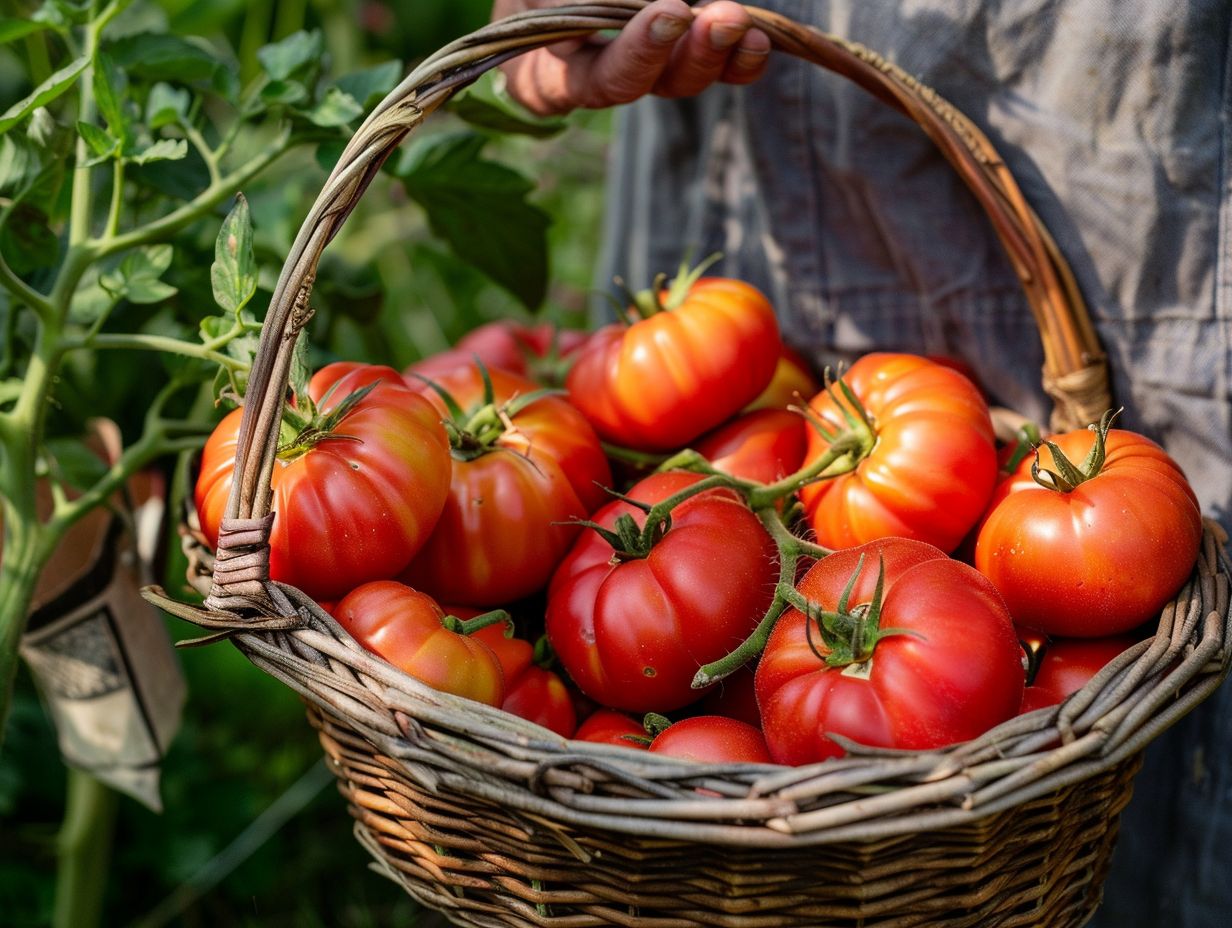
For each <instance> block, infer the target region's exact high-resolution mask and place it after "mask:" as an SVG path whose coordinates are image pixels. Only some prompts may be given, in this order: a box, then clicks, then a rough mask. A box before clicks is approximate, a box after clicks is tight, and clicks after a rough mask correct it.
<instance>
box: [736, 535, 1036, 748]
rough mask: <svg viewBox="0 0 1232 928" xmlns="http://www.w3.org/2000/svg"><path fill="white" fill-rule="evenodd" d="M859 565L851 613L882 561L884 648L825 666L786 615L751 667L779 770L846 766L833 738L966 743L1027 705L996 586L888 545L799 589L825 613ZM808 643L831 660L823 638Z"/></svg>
mask: <svg viewBox="0 0 1232 928" xmlns="http://www.w3.org/2000/svg"><path fill="white" fill-rule="evenodd" d="M861 554H864V555H865V563H864V566H863V569H862V570H861V572H860V575H859V577H858V579H857V582H856V584H855V586H854V588H853V592H852V594H851V599H850V601H849V607H854V606H855V605H856V604H860V603H867V602H869V601H870V600H871V599H872V596H873V590H874V588H875V585H876V579H877V566H876V565H877V564H878V562H879V560H880V559H884V564H885V598H884V602H883V604H882V613H881V621H880V626H881V628H882V629H890V628H901V629H904V630H906V631H908V632H909V634H895V635H890V636H888V637H885V638H883V639H881V640H880V641H879V642H878V643H877V644H876V647H875V649H874V651H873V655H872V657H871V659H870V660H869V661H868V662H866V663H865V664H864V665H853V666H851V667H849V668H833V667H829V666H827V665H826V664H825V663H824V662H823V661H822V660H821V659H820V658H819V657H818V656H817V654H815V653H814V651H813V649H812V648H811V647H810V646H809V640H808V636H807V635H806V620H805V617H804V615H803V614H802V613H800V612H799V611H797V610H795V609H791V610H789V611H787V612H786V613H784V615H783V616H782V617H781V618H780V619H779V621H778V623H777V624H776V625H775V627H774V631H773V632H772V633H771V636H770V641H769V643H768V644H767V645H766V649H765V651H764V653H763V654H762V657H761V660H760V662H759V663H758V666H757V675H756V688H757V701H758V705H759V706H760V708H761V716H762V723H763V726H764V731H765V735H766V742H767V744H768V745H769V747H770V754H771V756H772V757H773V759H774V760H775V762H777V763H781V764H791V765H799V764H808V763H814V762H817V761H821V760H825V759H826V758H829V757H838V756H841V755H842V754H843V753H844V752H843V748H842V747H841V746H840V745H839V744H838V743H837V742H836V741H834V740H833V739H831V738H830V737H829V734H830V733H834V734H838V735H842V736H844V737H846V738H850V739H852V740H854V741H857V742H859V743H861V744H866V745H872V746H877V747H892V748H903V749H910V750H928V749H931V748H937V747H943V746H945V745H949V744H954V743H957V742H960V741H966V740H968V739H970V738H973V737H975V736H977V735H979V734H982V733H983V732H984V731H986V730H988V729H989V728H991V727H993V726H994V725H997V724H999V723H1000V722H1003V721H1005V720H1006V719H1008V718H1010V717H1012V716H1013V715H1015V714H1016V713H1017V712H1018V710H1019V707H1020V706H1021V704H1022V693H1023V685H1024V675H1023V669H1022V649H1021V647H1020V646H1019V644H1018V639H1017V636H1016V635H1015V632H1014V627H1013V623H1012V622H1011V621H1010V617H1009V613H1008V611H1007V610H1006V608H1005V605H1004V603H1003V602H1002V601H1001V598H1000V596H998V595H997V592H996V590H995V589H993V587H992V584H991V583H986V582H984V578H983V577H981V576H980V575H979V574H978V573H977V572H976V571H975V570H974V569H973V568H971V567H969V566H967V565H965V564H961V563H959V562H958V561H954V560H950V559H949V558H947V557H946V556H945V553H944V552H943V551H941V550H940V549H938V548H935V547H933V546H931V545H927V544H925V543H923V542H918V541H913V540H909V539H900V538H888V539H881V540H878V541H874V542H870V543H868V544H865V545H861V546H859V547H856V548H850V549H846V550H842V551H838V552H836V553H834V554H831V555H829V556H828V557H826V558H824V559H823V560H821V561H818V562H817V563H816V564H814V565H813V567H812V568H810V569H809V571H808V573H806V574H805V576H804V577H803V578H802V579H801V581H800V583H799V584H798V587H797V588H798V589H799V590H800V592H801V593H803V594H804V595H806V596H807V597H808V598H809V599H810V600H812V601H813V602H815V603H817V604H818V605H820V606H821V607H822V608H825V609H828V610H833V609H835V608H836V607H837V605H838V602H839V599H840V597H841V595H842V591H843V588H844V587H845V586H846V584H847V582H848V581H849V580H850V578H851V576H852V575H853V574H854V573H855V571H856V566H857V564H858V563H859V558H860V555H861ZM813 641H814V644H815V645H817V646H818V648H819V650H821V652H822V653H823V654H824V653H827V652H826V648H825V646H824V643H823V642H822V641H821V639H820V636H819V635H817V634H816V633H814V635H813Z"/></svg>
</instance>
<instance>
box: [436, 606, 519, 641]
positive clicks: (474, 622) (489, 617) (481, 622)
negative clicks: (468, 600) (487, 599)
mask: <svg viewBox="0 0 1232 928" xmlns="http://www.w3.org/2000/svg"><path fill="white" fill-rule="evenodd" d="M501 622H504V623H505V629H506V632H505V637H507V638H509V637H512V636H513V618H512V616H510V615H509V613H508V612H506V611H505V610H504V609H493V610H492V611H491V612H484V613H482V614H481V615H477V616H474V617H473V618H470V619H460V618H458V617H457V616H456V615H445V616H441V625H442V626H444V627H445V628H446V629H448V630H449V631H451V632H456V633H457V634H459V635H472V634H474V633H475V632H477V631H479V630H480V629H481V628H487V627H488V626H489V625H497V624H499V623H501Z"/></svg>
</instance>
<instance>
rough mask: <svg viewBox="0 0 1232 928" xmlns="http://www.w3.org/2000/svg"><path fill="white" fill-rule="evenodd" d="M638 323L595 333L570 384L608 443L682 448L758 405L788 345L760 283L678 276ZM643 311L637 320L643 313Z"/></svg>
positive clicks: (654, 296)
mask: <svg viewBox="0 0 1232 928" xmlns="http://www.w3.org/2000/svg"><path fill="white" fill-rule="evenodd" d="M636 306H637V313H633V314H631V315H632V316H633V318H634V319H636V321H634V322H631V323H623V322H621V323H613V324H611V325H608V326H605V327H604V328H602V329H600V330H599V331H598V332H596V333H595V334H594V335H593V336H591V338H590V340H589V341H588V342H587V343H586V345H585V346H584V347H583V348H582V350H581V351H580V352H579V353H578V356H577V360H576V361H575V362H574V364H573V367H572V368H571V369H570V370H569V375H568V377H567V379H566V381H565V385H566V386H567V387H568V389H569V396H570V399H571V400H572V401H573V403H574V404H575V405H576V406H577V407H578V408H579V409H580V410H582V412H583V413H585V415H586V418H587V419H589V420H590V421H591V423H592V424H593V425H594V427H595V430H596V431H597V432H598V433H599V435H600V436H601V437H602V438H604V439H606V440H607V441H610V442H613V443H615V444H617V445H622V446H626V447H629V448H637V449H642V450H646V451H669V450H672V449H676V448H681V447H683V446H684V445H686V444H688V443H689V442H690V441H692V440H693V439H694V438H696V437H697V436H698V435H701V434H702V433H703V432H705V431H707V430H709V429H712V428H714V427H715V426H716V425H719V424H720V423H721V422H723V421H725V420H726V419H728V418H729V417H730V416H732V415H733V414H734V413H736V412H737V411H739V410H740V409H741V408H742V407H743V406H744V405H745V404H747V403H748V402H750V401H751V400H753V399H754V398H755V397H756V396H757V395H758V394H759V393H760V392H761V391H762V390H763V389H764V388H765V386H766V384H768V383H769V382H770V378H771V376H772V375H773V373H774V368H775V364H776V363H777V362H778V357H779V352H780V347H781V342H780V341H779V329H778V322H777V321H776V319H775V316H774V309H773V307H771V305H770V303H769V302H768V301H767V300H766V298H765V297H764V296H763V295H762V294H761V293H760V292H759V291H758V290H757V289H756V288H755V287H753V286H751V285H749V284H746V283H743V282H742V281H738V280H729V279H726V278H702V279H700V280H698V279H696V277H695V275H684V274H682V276H681V277H678V278H677V279H676V281H674V282H673V283H672V285H671V288H670V289H669V290H668V291H667V293H666V296H665V297H663V298H661V297H660V293H659V291H658V290H657V289H656V290H653V291H649V292H647V293H643V294H641V295H639V296H638V297H637V298H636ZM639 313H640V315H638V314H639Z"/></svg>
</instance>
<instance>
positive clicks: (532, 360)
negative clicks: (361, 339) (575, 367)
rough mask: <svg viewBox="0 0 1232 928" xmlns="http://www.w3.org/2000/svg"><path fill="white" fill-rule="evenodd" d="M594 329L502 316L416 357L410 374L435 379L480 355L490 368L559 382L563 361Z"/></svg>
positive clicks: (468, 364)
mask: <svg viewBox="0 0 1232 928" xmlns="http://www.w3.org/2000/svg"><path fill="white" fill-rule="evenodd" d="M589 337H590V333H588V332H583V331H580V330H578V329H559V328H557V327H556V326H554V325H552V324H551V323H550V322H541V323H539V324H538V325H526V324H524V323H521V322H514V321H511V320H502V321H499V322H488V323H485V324H484V325H481V326H479V327H478V328H475V329H472V330H471V331H470V332H468V333H466V334H465V335H463V336H462V338H460V339H459V340H458V343H457V344H456V345H454V347H453V348H450V349H449V350H447V351H442V352H440V353H438V354H435V355H431V356H429V357H427V358H424V359H422V360H420V361H416V362H415V363H414V364H412V365H411V366H410V367H408V368H407V370H406V373H407V374H421V375H423V376H425V377H429V378H432V379H435V378H436V377H437V376H438V375H439V374H444V373H447V372H448V371H451V370H453V369H455V368H458V367H468V366H470V365H471V364H473V363H474V361H475V358H478V359H479V360H480V361H481V362H482V363H483V364H484V366H485V367H487V368H488V369H489V370H491V369H493V368H499V369H500V370H503V371H505V372H506V373H510V374H517V375H518V376H520V377H527V378H529V379H531V380H535V381H540V382H559V380H560V373H561V372H560V371H559V370H554V369H553V368H554V367H555V366H558V365H559V363H560V362H565V363H568V360H567V359H569V358H570V356H571V355H573V354H574V353H576V352H577V350H578V349H579V348H580V347H581V346H582V345H583V344H584V343H585V342H586V339H587V338H589Z"/></svg>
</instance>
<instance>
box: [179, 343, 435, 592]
mask: <svg viewBox="0 0 1232 928" xmlns="http://www.w3.org/2000/svg"><path fill="white" fill-rule="evenodd" d="M331 368H332V366H331ZM331 368H324V369H323V370H321V371H319V372H318V374H317V376H316V377H314V378H313V380H312V382H311V384H310V386H309V394H310V396H311V397H312V398H313V400H314V401H317V402H319V401H320V400H321V399H322V397H323V395H324V393H325V391H326V389H328V387H329V386H330V385H331V384H333V383H336V384H337V386H336V387H335V388H334V391H333V393H332V394H331V395H330V397H329V400H328V402H325V403H324V404H323V405H322V407H321V411H322V412H323V413H326V414H328V413H330V412H331V411H334V410H336V409H337V408H338V406H339V404H340V403H341V402H343V401H344V400H345V399H346V397H347V396H348V395H349V394H351V393H352V392H354V391H355V390H357V389H358V388H360V387H362V386H365V385H367V384H369V383H372V382H374V380H383V382H381V383H379V384H378V385H377V386H376V387H375V388H374V389H373V390H372V392H370V393H369V394H368V395H367V396H365V397H363V398H362V399H361V400H360V401H359V402H358V403H357V404H356V405H355V406H354V408H352V409H350V411H349V412H346V414H345V415H344V416H343V417H342V419H341V421H340V422H338V423H337V425H336V427H335V429H334V431H333V433H332V436H327V437H325V438H324V439H322V440H319V441H317V442H316V443H315V444H313V445H311V446H310V447H307V448H301V449H298V450H295V451H284V452H282V453H281V454H280V455H279V458H278V460H277V461H276V462H275V464H274V470H273V473H272V475H271V477H270V487H271V490H272V492H273V500H272V502H271V508H272V509H273V511H274V525H273V529H272V531H271V534H270V576H271V578H273V579H274V580H280V581H283V582H285V583H290V584H292V585H293V586H296V587H298V588H299V589H301V590H303V591H304V592H305V593H307V594H308V595H310V596H312V597H313V598H315V599H334V598H337V597H339V596H341V595H343V594H344V593H346V592H348V591H350V590H352V589H354V588H355V587H357V586H359V585H360V584H361V583H365V582H367V581H369V580H384V579H389V578H391V577H396V576H397V575H398V573H399V572H400V571H402V570H403V569H404V568H405V567H406V565H407V564H408V563H409V562H410V560H411V558H412V557H413V556H414V555H415V554H416V552H418V551H419V549H420V548H421V547H422V545H423V544H424V542H425V541H426V540H427V538H428V535H429V533H430V532H431V531H432V529H433V527H434V526H435V525H436V522H437V519H438V518H439V517H440V514H441V510H442V508H443V507H444V505H445V498H446V495H447V494H448V492H449V478H450V473H451V470H452V462H451V459H450V454H449V439H448V437H447V436H446V434H445V430H444V428H443V427H442V426H441V422H440V414H439V413H438V412H437V411H436V409H435V408H433V406H432V404H431V403H429V402H427V401H426V400H425V399H424V398H423V397H421V396H419V395H417V394H416V393H415V392H414V391H412V390H409V389H407V388H406V386H405V385H404V384H403V383H402V380H401V378H400V377H398V374H397V372H396V371H393V370H392V369H390V368H377V367H372V366H369V365H363V366H359V367H356V366H354V365H352V366H350V367H347V366H343V367H341V368H333V369H332V370H331ZM337 375H341V376H337ZM241 413H242V411H241V410H238V409H237V410H235V411H234V412H232V413H230V414H229V415H228V416H226V417H225V418H224V419H223V420H222V422H220V423H219V424H218V426H217V428H215V430H214V432H213V434H212V435H211V436H210V438H209V440H208V441H207V442H206V444H205V449H204V451H203V452H202V456H201V470H200V475H199V476H198V478H197V485H196V492H195V500H196V506H197V514H198V516H199V518H200V521H201V528H202V531H203V532H204V533H205V536H206V538H207V539H208V540H209V542H210V544H211V545H212V546H216V545H217V543H218V527H219V522H220V521H221V519H222V515H223V512H224V511H225V510H226V505H227V497H228V495H229V494H230V492H231V478H232V471H233V470H234V466H235V450H236V441H237V438H238V434H239V425H240V417H241Z"/></svg>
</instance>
